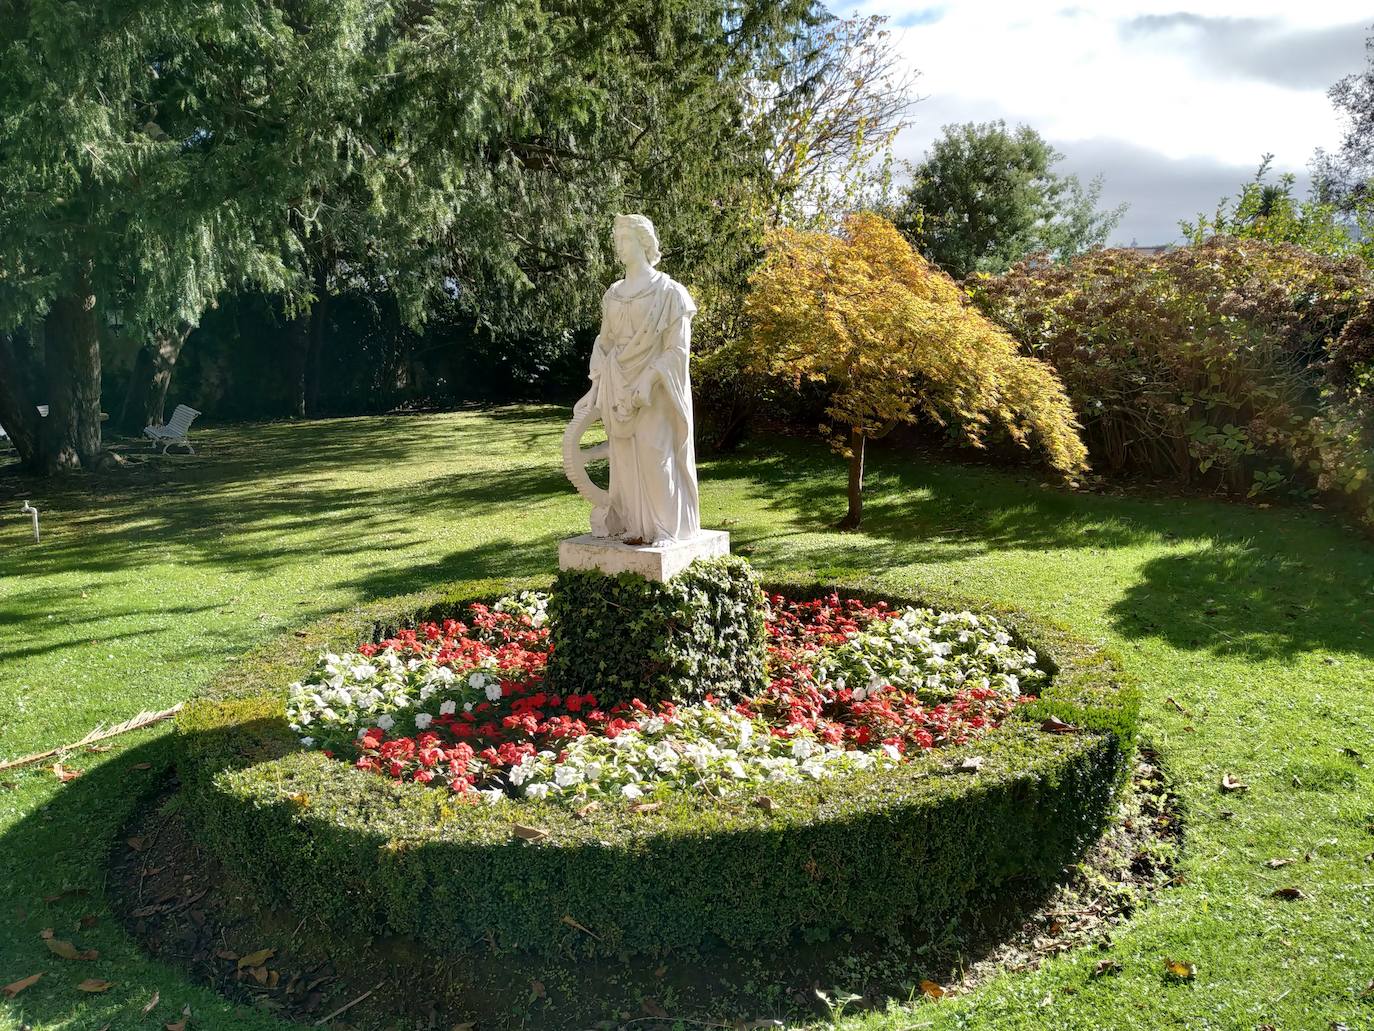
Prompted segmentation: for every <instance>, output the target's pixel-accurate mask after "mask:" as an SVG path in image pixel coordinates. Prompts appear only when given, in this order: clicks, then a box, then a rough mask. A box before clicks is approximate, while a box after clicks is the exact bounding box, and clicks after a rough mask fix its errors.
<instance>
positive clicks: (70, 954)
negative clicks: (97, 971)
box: [39, 927, 100, 960]
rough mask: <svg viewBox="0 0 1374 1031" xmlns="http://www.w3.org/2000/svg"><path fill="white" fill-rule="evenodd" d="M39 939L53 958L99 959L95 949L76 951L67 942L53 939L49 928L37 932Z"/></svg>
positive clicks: (73, 946)
mask: <svg viewBox="0 0 1374 1031" xmlns="http://www.w3.org/2000/svg"><path fill="white" fill-rule="evenodd" d="M39 937H40V938H42V939H43V944H45V945H47V947H48V951H49V952H51V953H52V954H53V955H54V956H60V957H62V958H63V959H78V960H92V959H99V958H100V952H99V951H98V950H96V949H78V948H77V947H76V946H75V945H73V944H72V943H71V942H69V941H63V940H62V939H61V938H55V937H53V929H52V928H51V927H47V928H44V929H43V930H42V931H41V932H39Z"/></svg>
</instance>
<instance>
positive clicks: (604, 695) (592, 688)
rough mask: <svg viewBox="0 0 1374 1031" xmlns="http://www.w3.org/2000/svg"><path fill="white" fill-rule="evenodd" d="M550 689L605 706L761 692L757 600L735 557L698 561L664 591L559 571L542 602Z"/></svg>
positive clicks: (645, 583) (643, 583) (762, 641)
mask: <svg viewBox="0 0 1374 1031" xmlns="http://www.w3.org/2000/svg"><path fill="white" fill-rule="evenodd" d="M549 627H550V635H551V642H552V645H553V651H552V653H551V654H550V656H549V681H550V683H551V684H552V685H553V686H554V687H555V688H556V690H557V691H558V692H559V693H560V694H569V693H575V694H585V693H588V692H590V693H591V694H594V695H596V697H597V700H598V701H599V702H600V704H601V705H602V707H606V706H610V705H613V704H615V703H616V702H622V701H629V700H630V699H632V698H638V699H640V700H641V701H644V702H647V703H649V704H653V703H654V702H657V701H660V700H663V699H674V700H678V701H687V702H696V701H700V700H701V699H702V698H703V697H705V696H706V695H707V694H708V693H710V694H716V695H718V696H720V697H723V698H731V697H735V696H738V695H742V694H745V693H747V692H750V691H754V690H757V689H759V688H761V687H762V686H763V683H764V680H763V675H764V674H763V661H764V650H765V645H766V633H765V630H764V622H763V592H762V591H761V590H760V589H759V582H758V577H757V576H756V575H755V574H754V572H753V570H752V569H751V568H750V566H749V563H748V562H746V561H745V560H744V559H742V558H738V557H734V556H727V557H725V558H718V559H699V560H697V561H696V562H693V563H692V564H691V565H690V566H689V567H687V569H685V570H684V571H683V572H681V573H679V574H678V575H677V576H674V577H673V578H672V579H670V580H669V581H667V582H666V583H658V582H656V581H652V580H646V579H645V578H644V577H642V576H635V575H634V574H631V573H622V574H620V575H619V576H606V575H605V574H604V573H598V572H595V571H587V570H565V571H564V572H561V573H559V574H558V578H557V579H556V580H555V581H554V586H553V595H552V597H551V598H550V599H549Z"/></svg>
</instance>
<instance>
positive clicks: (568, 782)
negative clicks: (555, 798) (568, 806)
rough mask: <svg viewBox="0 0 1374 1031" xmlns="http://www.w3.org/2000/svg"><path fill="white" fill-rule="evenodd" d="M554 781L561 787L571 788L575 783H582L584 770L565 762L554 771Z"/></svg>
mask: <svg viewBox="0 0 1374 1031" xmlns="http://www.w3.org/2000/svg"><path fill="white" fill-rule="evenodd" d="M553 781H554V783H555V784H557V785H558V786H559V787H560V788H570V787H572V786H573V785H574V784H581V783H582V771H581V770H576V769H574V768H573V767H571V766H569V765H568V764H567V763H564V764H563V765H562V766H560V767H558V768H557V769H556V770H554V771H553Z"/></svg>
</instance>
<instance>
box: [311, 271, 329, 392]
mask: <svg viewBox="0 0 1374 1031" xmlns="http://www.w3.org/2000/svg"><path fill="white" fill-rule="evenodd" d="M328 285H329V284H328V283H326V282H325V279H324V276H323V275H321V276H319V277H318V278H317V279H316V280H315V291H316V293H315V303H314V304H312V305H311V306H310V350H309V352H308V353H307V357H306V364H305V409H306V411H307V412H308V413H309V414H310V415H319V414H320V379H321V372H320V369H321V367H322V365H323V358H324V347H325V343H324V342H325V333H326V332H327V331H328V328H329V294H328V293H327V287H328Z"/></svg>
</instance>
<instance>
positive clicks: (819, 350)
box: [742, 213, 1087, 527]
mask: <svg viewBox="0 0 1374 1031" xmlns="http://www.w3.org/2000/svg"><path fill="white" fill-rule="evenodd" d="M752 287H753V289H752V290H751V292H750V294H749V299H748V305H747V308H746V317H747V318H748V320H749V324H750V327H751V333H750V335H749V338H748V340H747V341H746V342H745V343H744V344H743V345H742V346H743V347H744V348H745V356H744V364H745V366H746V367H747V368H749V369H750V370H751V371H752V372H753V373H754V374H755V375H758V376H760V377H764V378H766V379H768V380H769V381H771V382H773V383H776V384H778V385H779V386H781V387H782V388H785V389H790V390H797V389H800V388H801V387H802V385H803V384H805V383H815V384H820V385H822V386H823V388H824V389H825V391H826V399H827V402H826V409H825V415H826V425H824V426H823V427H822V431H823V432H824V433H825V435H826V436H827V437H828V438H829V439H830V441H831V443H832V445H833V446H834V447H835V448H836V450H838V451H840V452H841V453H843V454H844V455H845V456H846V457H847V458H848V459H849V462H850V496H849V514H848V515H847V517H846V521H845V525H847V526H849V527H856V526H858V525H859V522H860V521H861V519H862V486H863V454H864V447H865V442H866V441H867V440H869V439H871V438H874V437H878V436H882V435H883V434H885V433H887V432H888V431H889V430H891V429H892V428H893V427H894V426H896V425H897V424H899V423H910V422H915V421H917V419H919V418H921V417H925V418H928V419H931V420H934V421H935V422H937V423H940V424H943V425H946V426H947V427H949V428H950V429H951V430H952V431H953V432H955V433H957V434H958V435H959V436H961V437H962V438H963V439H964V440H966V441H967V442H968V443H971V444H974V445H982V444H983V443H984V441H985V440H986V439H987V437H988V435H989V433H990V432H993V431H1000V432H1003V433H1005V434H1006V435H1008V436H1009V437H1010V438H1011V439H1012V440H1013V441H1015V442H1016V443H1017V444H1020V445H1022V446H1023V447H1030V446H1031V445H1035V446H1036V447H1038V448H1039V449H1040V451H1041V452H1042V453H1043V454H1044V457H1045V459H1046V460H1047V461H1048V462H1049V464H1050V465H1052V466H1053V467H1055V468H1056V469H1059V470H1061V471H1063V472H1065V473H1073V472H1076V471H1079V470H1081V469H1083V468H1085V467H1086V456H1087V452H1086V451H1085V449H1084V446H1083V444H1082V442H1081V441H1080V440H1079V437H1078V431H1077V423H1076V421H1075V419H1074V413H1073V409H1072V407H1071V406H1070V404H1069V400H1068V397H1067V396H1066V395H1065V393H1064V388H1063V386H1062V385H1061V384H1060V382H1059V380H1058V378H1057V377H1056V375H1055V374H1054V372H1053V370H1051V368H1050V367H1049V366H1048V365H1047V364H1045V363H1044V362H1041V361H1039V360H1037V359H1035V358H1028V357H1024V356H1022V355H1020V354H1018V350H1017V344H1016V341H1014V340H1013V339H1012V338H1011V337H1010V336H1008V335H1007V334H1006V333H1004V332H1003V331H1002V330H1000V329H998V328H997V327H996V326H994V325H993V324H992V323H991V322H989V321H988V320H987V319H986V318H984V317H983V316H982V315H981V314H980V313H979V312H978V311H977V310H975V309H974V308H973V307H972V306H971V305H970V304H969V303H968V301H967V298H966V297H965V296H964V294H963V292H962V291H961V290H960V289H959V287H958V286H957V285H956V284H955V283H954V282H953V280H951V279H950V277H949V276H948V275H947V274H945V273H943V272H941V271H940V270H939V269H938V268H936V267H934V266H933V265H932V264H931V263H930V262H928V261H926V260H925V259H924V258H922V257H921V256H920V255H919V254H917V253H916V252H915V251H914V250H913V249H912V247H911V245H910V244H909V243H908V242H907V241H906V240H905V239H904V238H903V237H902V235H901V233H900V232H898V230H897V229H896V227H895V226H893V225H892V223H890V222H888V221H887V220H886V219H884V218H882V217H881V216H879V215H876V214H872V213H863V214H856V215H853V216H851V217H850V218H848V219H847V220H846V221H845V224H844V227H843V231H842V232H841V233H840V234H832V233H825V232H806V231H800V230H793V229H780V230H778V231H777V232H775V233H774V234H773V236H772V237H771V239H770V242H769V247H768V254H767V257H766V258H765V260H764V263H763V265H762V266H761V268H760V269H759V271H758V272H757V273H756V274H755V276H754V277H753V280H752Z"/></svg>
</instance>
